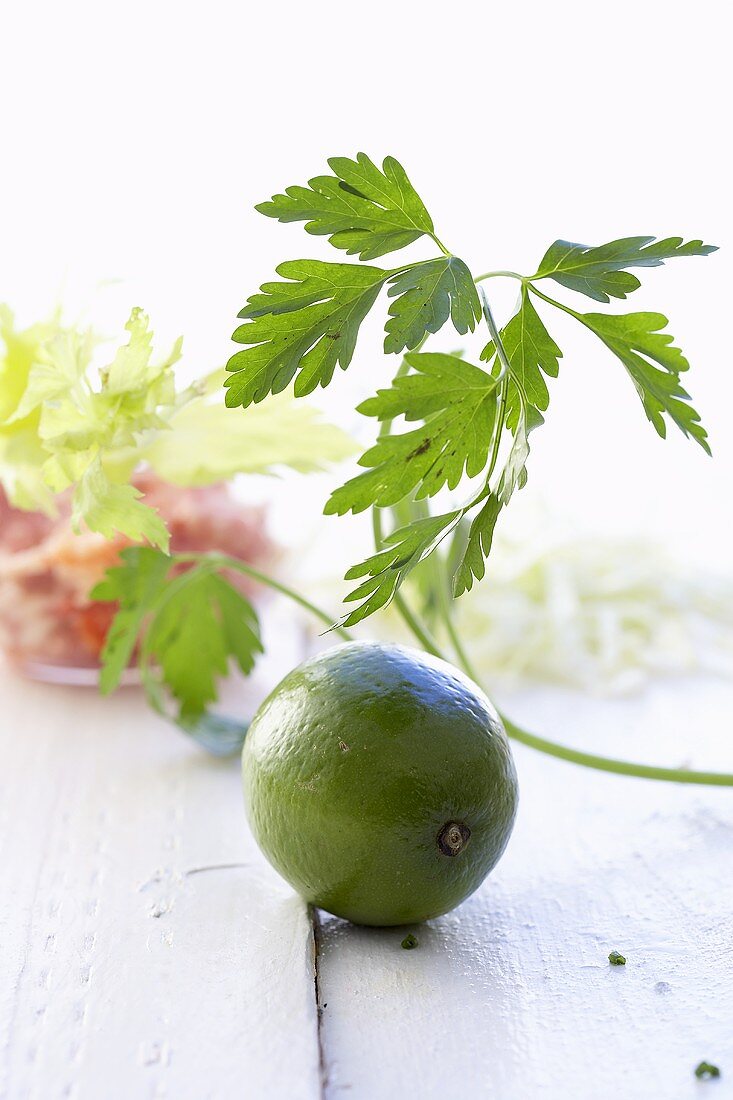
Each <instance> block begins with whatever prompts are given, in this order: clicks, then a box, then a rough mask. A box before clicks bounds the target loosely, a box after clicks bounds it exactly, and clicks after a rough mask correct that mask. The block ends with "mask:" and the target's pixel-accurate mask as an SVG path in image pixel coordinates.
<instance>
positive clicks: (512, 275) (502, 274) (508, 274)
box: [473, 271, 525, 283]
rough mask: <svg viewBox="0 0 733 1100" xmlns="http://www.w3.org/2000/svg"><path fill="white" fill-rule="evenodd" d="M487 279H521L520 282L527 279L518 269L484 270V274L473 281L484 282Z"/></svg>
mask: <svg viewBox="0 0 733 1100" xmlns="http://www.w3.org/2000/svg"><path fill="white" fill-rule="evenodd" d="M486 279H519V281H520V283H523V282H524V281H525V279H524V275H520V274H518V272H516V271H484V273H483V275H477V276H476V278H475V279H474V280H473V281H474V283H483V282H484V280H486Z"/></svg>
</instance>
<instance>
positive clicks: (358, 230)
mask: <svg viewBox="0 0 733 1100" xmlns="http://www.w3.org/2000/svg"><path fill="white" fill-rule="evenodd" d="M328 165H329V167H330V168H331V170H332V171H333V172H334V175H333V176H316V177H315V178H314V179H312V180H309V181H308V186H307V187H287V188H286V189H285V194H283V195H273V197H272V199H271V201H270V202H263V203H260V204H259V206H256V207H255V209H256V210H258V211H259V212H260V213H261V214H265V215H266V216H267V217H268V218H277V220H278V221H280V222H295V221H303V222H305V223H306V224H305V230H306V232H308V233H313V234H317V235H323V236H328V237H329V239H330V242H331V244H332V245H333V246H334V247H335V248H342V249H344V251H345V252H346V253H347V255H349V256H353V255H356V254H358V255H359V259H361V260H374V259H376V258H377V257H378V256H384V255H385V254H386V253H388V252H395V251H396V250H398V249H400V248H405V246H406V245H409V244H412V242H413V241H416V240H417V239H418V238H419V237H421V236H423V235H424V234H427V235H428V236H432V234H433V222H432V219H431V217H430V215H429V214H428V212H427V210H426V209H425V205H424V203H423V201H422V199H421V198H420V196H419V195H418V194H417V192H416V191H415V189H414V187H413V186H412V184H411V183H410V181H409V179H408V178H407V175H406V173H405V170H404V168H403V167H402V165H401V164H399V163H398V161H396V160H395V159H394V157H387V158H386V159H385V161H384V163H383V165H382V170H381V171H380V170H379V168H377V166H376V165H375V164H374V163H373V161H371V160H370V159H369V157H368V156H367V155H366V154H365V153H357V156H356V160H355V161H354V160H349V159H348V157H331V158H330V160H329V161H328Z"/></svg>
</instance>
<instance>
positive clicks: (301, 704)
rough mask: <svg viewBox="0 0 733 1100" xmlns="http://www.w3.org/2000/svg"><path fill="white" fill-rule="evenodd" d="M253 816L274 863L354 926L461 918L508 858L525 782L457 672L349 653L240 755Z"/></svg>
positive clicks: (296, 675) (318, 675) (320, 667)
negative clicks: (457, 909) (520, 785)
mask: <svg viewBox="0 0 733 1100" xmlns="http://www.w3.org/2000/svg"><path fill="white" fill-rule="evenodd" d="M242 772H243V780H244V795H245V803H246V807H247V814H248V818H249V822H250V826H251V828H252V832H253V833H254V836H255V838H256V840H257V842H258V844H259V845H260V847H261V849H262V851H263V852H264V853H265V855H266V856H267V858H268V859H269V861H270V862H271V863H272V865H273V866H274V867H275V868H276V869H277V870H278V871H279V872H280V874H281V875H282V876H283V878H285V879H286V880H287V881H288V882H289V883H290V884H291V885H292V886H293V887H294V888H295V889H296V890H297V891H298V893H299V894H301V896H302V897H303V898H304V899H305V900H306V901H307V902H310V903H311V904H313V905H317V906H318V907H319V908H321V909H325V910H327V911H328V912H330V913H334V914H335V915H336V916H339V917H345V918H346V919H348V920H350V921H353V922H354V923H355V924H369V925H399V924H412V923H413V922H415V921H422V920H427V919H429V918H430V917H436V916H439V915H440V914H441V913H446V912H448V910H449V909H453V908H454V906H456V905H458V904H459V903H460V902H461V901H463V899H464V898H466V897H468V895H469V894H471V893H473V891H474V890H475V889H476V888H477V887H478V886H480V884H481V883H482V882H483V880H484V879H485V877H486V875H487V874H488V873H489V871H490V870H491V869H492V867H493V866H494V865H495V863H496V862H497V860H498V859H499V857H500V856H501V854H502V852H503V851H504V848H505V847H506V844H507V841H508V840H509V836H510V834H511V831H512V826H513V824H514V817H515V814H516V810H517V797H518V792H517V777H516V772H515V770H514V763H513V761H512V756H511V752H510V749H509V743H508V741H507V737H506V733H505V732H504V728H503V726H502V724H501V721H500V719H499V716H498V715H497V713H496V711H495V710H494V708H493V706H492V705H491V703H490V702H489V700H488V699H487V698H486V696H485V695H484V694H483V692H481V691H480V690H479V688H478V687H476V685H475V684H474V683H472V681H471V680H469V679H468V678H467V677H465V676H464V675H463V674H462V673H461V672H459V671H458V670H457V669H455V668H453V667H452V666H451V665H449V664H447V663H446V662H445V661H440V660H438V659H436V658H434V657H430V656H428V655H427V654H425V653H422V652H418V651H416V650H412V649H408V648H406V647H403V646H397V645H382V644H378V643H373V642H349V643H347V644H345V645H339V646H335V647H334V648H333V649H329V650H327V651H326V652H325V653H322V654H319V655H318V656H317V657H314V658H312V659H311V660H308V661H305V662H304V664H302V665H300V666H299V667H298V668H296V669H294V670H293V671H292V672H290V673H289V674H288V675H287V676H286V677H285V679H284V680H283V681H282V682H281V683H280V684H279V685H278V686H277V687H276V688H275V690H274V691H273V692H272V693H271V695H270V696H269V697H268V698H267V699H266V700H265V701H264V703H263V704H262V705H261V707H260V708H259V710H258V711H257V713H256V715H255V717H254V719H253V721H252V724H251V726H250V728H249V731H248V733H247V738H246V740H245V743H244V749H243V752H242Z"/></svg>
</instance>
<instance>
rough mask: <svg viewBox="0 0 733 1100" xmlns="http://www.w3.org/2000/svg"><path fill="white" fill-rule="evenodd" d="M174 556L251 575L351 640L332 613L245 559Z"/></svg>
mask: <svg viewBox="0 0 733 1100" xmlns="http://www.w3.org/2000/svg"><path fill="white" fill-rule="evenodd" d="M174 558H175V560H176V561H177V562H179V561H180V562H187V561H191V562H194V561H202V562H211V563H212V565H213V566H214V568H217V569H231V570H233V571H234V572H235V573H243V574H244V575H245V576H246V577H251V578H252V580H254V581H258V582H259V584H263V585H265V586H266V587H267V588H272V589H274V591H275V592H279V593H280V594H281V595H282V596H287V597H288V599H290V600H292V601H293V603H297V604H298V605H299V606H300V607H302V608H303V609H304V610H305V611H309V612H310V614H311V615H313V616H314V617H315V618H316V619H320V620H321V622H322V623H325V624H326V626H328V627H331V628H332V629H333V630H334V632H335V633H336V634H338V635H339V637H341V638H343V639H344V641H346V642H350V641H352V637H351V634H349V632H348V630H345V629H344V628H343V627H342V626H335V625H334V617H333V615H329V613H328V612H327V611H324V610H323V609H322V608H320V607H316V605H315V604H314V603H311V602H310V600H307V599H306V598H305V596H301V595H300V593H299V592H296V591H295V590H294V589H293V588H289V587H288V586H287V585H286V584H283V583H282V582H281V581H278V580H276V579H275V578H274V577H271V576H269V574H267V573H262V572H260V570H259V569H255V567H254V566H253V565H248V564H247V562H245V561H240V559H239V558H232V557H229V555H228V554H218V553H213V554H211V553H205V552H203V551H201V552H197V551H191V552H190V553H186V554H174Z"/></svg>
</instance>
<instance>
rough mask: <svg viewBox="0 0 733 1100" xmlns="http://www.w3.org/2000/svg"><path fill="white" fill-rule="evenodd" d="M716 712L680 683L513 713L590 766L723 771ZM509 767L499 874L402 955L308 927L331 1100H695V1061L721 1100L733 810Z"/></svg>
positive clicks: (725, 745) (732, 917)
mask: <svg viewBox="0 0 733 1100" xmlns="http://www.w3.org/2000/svg"><path fill="white" fill-rule="evenodd" d="M731 704H733V688H732V687H731V685H730V684H727V685H725V684H723V683H722V682H718V683H715V682H714V681H707V682H704V683H700V684H698V685H697V687H696V688H694V690H693V685H691V684H687V685H685V683H684V681H680V682H679V683H678V684H676V685H666V686H660V687H659V688H657V689H655V690H654V691H652V692H651V693H649V694H648V695H647V696H645V697H643V698H642V699H637V700H625V701H622V702H604V701H598V700H591V699H588V698H587V697H580V696H577V697H576V696H573V695H571V694H570V693H567V692H552V691H535V692H532V693H528V694H527V695H525V696H524V697H522V698H518V699H516V700H515V701H514V704H513V706H512V709H511V710H510V713H512V714H514V715H515V716H516V717H517V719H518V720H520V719H524V720H525V721H526V722H527V724H529V723H530V722H532V725H531V726H530V728H536V729H537V730H538V732H539V731H540V730H542V731H543V732H545V733H546V735H548V736H550V735H553V734H554V735H555V736H556V737H557V738H558V739H560V738H564V739H565V740H566V741H568V742H571V741H572V740H573V737H574V738H575V740H576V742H577V743H579V744H580V743H585V745H589V744H592V745H593V746H594V747H595V748H596V749H600V750H601V751H614V750H615V751H616V752H617V753H625V754H626V755H627V756H630V757H631V756H635V757H636V758H641V759H644V757H645V754H646V756H647V757H649V756H650V757H651V759H652V760H655V759H656V760H657V761H659V762H662V761H665V762H669V763H671V764H675V763H679V762H681V761H682V760H683V759H684V758H685V757H687V758H688V760H689V761H690V762H694V764H695V765H697V766H704V767H714V766H716V764H717V766H718V767H719V768H725V767H726V766H727V767H728V769H729V770H733V746H732V745H731V742H730V714H731V709H732V706H731ZM516 756H517V763H518V769H519V773H520V781H521V808H520V814H519V819H518V823H517V827H516V830H515V834H514V837H513V839H512V842H511V844H510V847H509V849H508V851H507V853H506V856H505V857H504V859H503V861H502V862H501V864H500V865H499V867H497V869H496V871H495V872H494V874H493V875H492V876H491V877H490V879H489V880H488V881H487V882H486V883H485V884H484V886H483V887H482V888H481V890H480V891H479V892H478V893H477V894H476V895H474V897H473V898H471V899H470V900H469V901H468V902H467V903H465V904H464V905H463V906H461V907H460V908H459V909H458V910H456V911H455V912H454V913H452V914H449V915H447V916H445V917H443V918H441V919H439V920H435V921H431V922H429V924H427V925H423V926H416V927H415V928H413V929H412V931H414V932H415V934H416V935H417V937H418V939H419V947H418V948H417V949H415V950H412V951H403V950H402V949H401V947H400V941H401V939H402V938H403V936H404V934H405V930H399V929H392V930H389V929H385V930H377V929H364V928H355V927H353V926H350V925H348V924H346V923H345V922H343V921H339V920H336V919H335V918H328V917H324V918H323V923H322V928H321V932H320V935H319V956H318V975H319V991H320V999H321V1039H322V1044H323V1049H324V1056H325V1072H326V1074H327V1087H326V1095H327V1096H328V1097H337V1096H341V1095H342V1094H343V1095H348V1097H349V1098H350V1100H367V1098H369V1100H371V1098H373V1097H375V1096H379V1097H403V1096H419V1097H420V1098H421V1100H431V1098H435V1100H453V1098H455V1100H459V1098H464V1097H471V1100H474V1098H483V1097H486V1098H489V1097H491V1098H492V1100H522V1098H524V1097H527V1098H530V1097H531V1098H532V1100H535V1098H553V1100H554V1098H557V1100H561V1098H562V1100H567V1098H568V1097H572V1098H573V1100H576V1098H577V1100H586V1098H588V1100H590V1098H593V1100H606V1098H608V1100H617V1098H618V1097H623V1100H659V1098H661V1097H664V1100H687V1098H690V1100H691V1098H693V1097H695V1098H698V1100H699V1097H700V1096H701V1095H702V1091H704V1088H703V1086H702V1085H701V1084H700V1083H699V1082H698V1081H696V1079H695V1077H694V1076H693V1070H694V1067H695V1066H696V1065H697V1064H698V1062H699V1061H700V1060H701V1059H708V1060H710V1061H712V1062H715V1063H718V1064H719V1065H720V1066H721V1068H722V1070H723V1075H724V1076H723V1077H722V1078H721V1079H720V1080H719V1081H718V1082H715V1083H714V1084H712V1083H711V1085H710V1086H709V1087H710V1090H711V1093H710V1094H711V1095H715V1097H716V1098H718V1100H720V1098H722V1097H730V1096H732V1095H733V793H732V792H731V791H730V789H727V790H726V789H718V790H711V789H701V788H697V789H696V788H685V787H681V786H671V785H666V784H659V783H652V782H649V781H641V780H636V779H625V778H619V777H616V776H610V775H605V774H602V773H598V772H590V771H587V770H585V769H580V768H577V767H574V766H571V765H568V764H565V763H562V762H560V761H554V760H552V759H549V758H546V757H541V756H539V755H538V754H535V753H532V752H531V751H530V750H528V749H523V748H522V747H519V749H518V751H517V753H516ZM613 949H617V950H619V951H621V952H622V953H623V954H624V955H626V957H627V959H628V962H627V965H626V966H625V967H612V966H610V965H609V963H608V962H607V956H608V953H609V951H611V950H613ZM701 1090H702V1091H701ZM706 1095H707V1093H706Z"/></svg>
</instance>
